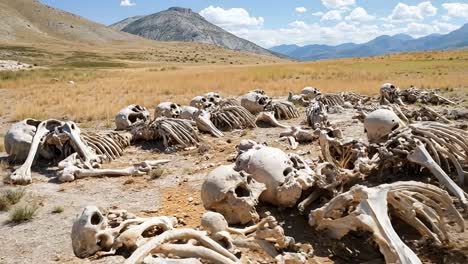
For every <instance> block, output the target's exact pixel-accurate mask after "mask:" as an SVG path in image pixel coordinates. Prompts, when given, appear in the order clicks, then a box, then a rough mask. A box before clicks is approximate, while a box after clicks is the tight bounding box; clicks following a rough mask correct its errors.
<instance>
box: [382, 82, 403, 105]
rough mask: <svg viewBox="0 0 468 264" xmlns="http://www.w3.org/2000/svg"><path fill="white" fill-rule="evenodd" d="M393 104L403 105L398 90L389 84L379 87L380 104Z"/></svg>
mask: <svg viewBox="0 0 468 264" xmlns="http://www.w3.org/2000/svg"><path fill="white" fill-rule="evenodd" d="M394 103H396V104H399V105H403V102H402V101H401V98H400V88H399V87H398V86H396V85H394V84H391V83H384V84H383V85H382V86H381V87H380V104H394Z"/></svg>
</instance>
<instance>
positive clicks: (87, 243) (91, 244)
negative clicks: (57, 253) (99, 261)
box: [71, 206, 113, 258]
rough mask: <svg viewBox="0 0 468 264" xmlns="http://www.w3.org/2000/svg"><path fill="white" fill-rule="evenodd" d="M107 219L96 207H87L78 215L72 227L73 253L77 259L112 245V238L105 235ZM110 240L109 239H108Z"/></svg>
mask: <svg viewBox="0 0 468 264" xmlns="http://www.w3.org/2000/svg"><path fill="white" fill-rule="evenodd" d="M106 229H108V223H107V218H106V217H105V216H104V215H103V214H102V213H101V211H100V210H99V208H97V207H96V206H87V207H85V209H84V210H83V212H82V213H81V214H80V215H78V217H77V218H76V219H75V222H74V223H73V227H72V233H71V238H72V247H73V252H74V253H75V255H76V256H77V257H79V258H86V257H89V256H92V255H94V254H95V253H96V252H98V251H100V250H103V249H108V247H109V246H110V245H112V243H113V241H110V240H112V236H110V235H108V234H107V233H106ZM109 238H110V239H109Z"/></svg>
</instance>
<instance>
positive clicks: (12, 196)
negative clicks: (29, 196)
mask: <svg viewBox="0 0 468 264" xmlns="http://www.w3.org/2000/svg"><path fill="white" fill-rule="evenodd" d="M24 194H25V190H24V189H23V188H15V189H8V190H3V191H2V192H0V211H7V210H9V209H10V207H11V206H13V205H15V204H17V203H18V202H19V201H20V200H21V198H22V197H23V196H24Z"/></svg>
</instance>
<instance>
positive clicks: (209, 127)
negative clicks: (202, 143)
mask: <svg viewBox="0 0 468 264" xmlns="http://www.w3.org/2000/svg"><path fill="white" fill-rule="evenodd" d="M180 110H181V112H180V118H182V119H188V120H193V121H195V123H196V124H197V128H198V130H200V131H203V132H208V133H210V134H212V135H213V136H214V137H222V136H223V133H222V132H221V131H219V129H218V128H216V126H215V125H214V124H213V123H212V122H211V113H210V112H208V111H206V110H203V109H198V108H196V107H193V106H181V107H180Z"/></svg>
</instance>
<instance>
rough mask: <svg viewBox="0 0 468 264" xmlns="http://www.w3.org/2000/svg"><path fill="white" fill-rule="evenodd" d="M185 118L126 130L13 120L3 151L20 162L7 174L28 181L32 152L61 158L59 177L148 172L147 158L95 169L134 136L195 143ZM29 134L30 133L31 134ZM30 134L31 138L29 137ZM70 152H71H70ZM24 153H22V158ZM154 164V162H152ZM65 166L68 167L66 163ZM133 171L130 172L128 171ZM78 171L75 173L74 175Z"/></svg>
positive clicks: (171, 143) (172, 143)
mask: <svg viewBox="0 0 468 264" xmlns="http://www.w3.org/2000/svg"><path fill="white" fill-rule="evenodd" d="M38 122H39V123H38ZM187 122H188V121H185V120H174V119H156V120H154V121H152V122H151V123H148V124H140V125H138V126H137V127H135V128H133V129H132V131H129V132H107V133H99V134H98V133H91V132H85V133H81V130H80V129H79V127H78V126H77V125H76V124H75V123H73V122H71V121H68V122H62V121H58V120H54V119H49V120H45V121H42V122H41V121H35V120H32V121H31V120H30V119H28V120H24V121H21V122H18V123H17V124H14V125H13V126H12V128H11V129H10V130H9V131H8V133H7V135H6V136H5V140H6V141H8V143H7V144H5V145H6V146H7V148H6V149H7V153H8V154H10V155H11V159H16V160H18V161H23V160H24V163H23V164H22V165H21V166H20V167H19V168H18V169H16V170H15V171H14V172H13V173H12V174H11V175H10V177H9V180H11V181H12V182H13V183H18V184H28V183H30V182H31V180H32V178H31V166H32V164H33V162H34V159H35V157H36V154H37V153H38V154H39V156H40V157H42V158H44V159H47V160H64V159H66V158H67V157H68V158H67V159H66V160H65V161H64V162H62V163H61V165H60V168H61V169H63V172H61V173H63V175H62V174H61V173H59V180H67V181H69V180H73V179H75V177H78V178H79V177H83V176H84V175H87V176H101V175H106V173H109V174H110V175H141V173H142V172H150V171H151V168H153V167H154V166H156V165H157V164H155V163H154V161H148V162H147V163H146V164H142V165H135V166H133V167H130V168H127V169H126V170H115V171H113V170H97V169H98V168H99V167H100V165H101V164H102V163H104V162H109V161H112V160H114V159H117V158H119V157H120V156H122V155H123V152H124V149H125V148H126V147H128V146H129V145H130V144H131V142H132V141H135V140H138V139H145V140H159V139H162V140H163V144H164V145H165V146H166V147H169V146H182V147H190V146H192V145H197V144H198V142H199V138H198V136H197V134H196V131H195V130H194V129H193V127H192V124H191V123H187ZM32 134H33V135H32ZM31 136H32V138H31ZM73 153H76V154H75V155H73V156H71V155H72V154H73ZM24 157H26V158H25V159H24ZM152 164H154V165H152ZM67 166H69V167H67ZM129 172H133V173H129ZM77 175H79V176H77Z"/></svg>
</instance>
